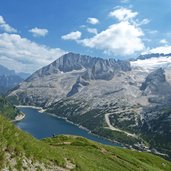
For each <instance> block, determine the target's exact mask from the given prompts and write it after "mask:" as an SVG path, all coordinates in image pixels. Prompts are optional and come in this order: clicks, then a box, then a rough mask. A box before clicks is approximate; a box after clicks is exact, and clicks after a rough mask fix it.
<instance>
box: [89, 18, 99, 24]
mask: <svg viewBox="0 0 171 171" xmlns="http://www.w3.org/2000/svg"><path fill="white" fill-rule="evenodd" d="M87 23H89V24H93V25H96V24H98V23H99V20H98V19H97V18H92V17H89V18H88V19H87Z"/></svg>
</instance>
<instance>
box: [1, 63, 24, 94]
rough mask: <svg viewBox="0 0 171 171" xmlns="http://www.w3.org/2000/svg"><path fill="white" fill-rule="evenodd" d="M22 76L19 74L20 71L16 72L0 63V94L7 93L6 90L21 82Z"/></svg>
mask: <svg viewBox="0 0 171 171" xmlns="http://www.w3.org/2000/svg"><path fill="white" fill-rule="evenodd" d="M23 80H24V78H22V77H21V76H20V73H18V74H16V73H15V71H14V70H9V69H8V68H6V67H4V66H3V65H0V94H5V93H7V91H8V90H10V89H12V88H14V87H15V86H17V85H18V84H19V83H20V82H22V81H23Z"/></svg>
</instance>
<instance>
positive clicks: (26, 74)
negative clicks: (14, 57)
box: [16, 72, 31, 80]
mask: <svg viewBox="0 0 171 171" xmlns="http://www.w3.org/2000/svg"><path fill="white" fill-rule="evenodd" d="M16 75H18V76H19V77H21V78H22V79H24V80H25V79H27V78H28V77H29V76H30V75H31V74H29V73H25V72H19V73H16Z"/></svg>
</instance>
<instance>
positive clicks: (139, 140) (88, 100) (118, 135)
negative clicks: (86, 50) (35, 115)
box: [8, 53, 171, 157]
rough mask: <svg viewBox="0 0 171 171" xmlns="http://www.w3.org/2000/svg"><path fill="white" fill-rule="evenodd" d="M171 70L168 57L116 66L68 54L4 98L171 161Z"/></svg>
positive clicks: (99, 60)
mask: <svg viewBox="0 0 171 171" xmlns="http://www.w3.org/2000/svg"><path fill="white" fill-rule="evenodd" d="M170 71H171V57H170V56H168V55H167V56H163V55H161V56H159V55H157V56H155V55H152V56H151V57H148V58H147V59H146V58H145V59H136V60H134V61H116V60H114V59H108V60H107V59H102V58H93V57H90V56H86V55H80V54H74V53H68V54H66V55H63V56H62V57H61V58H59V59H57V60H56V61H54V62H53V63H51V64H49V65H47V66H45V67H43V68H41V69H40V70H38V71H36V72H35V73H33V74H32V75H31V76H30V77H29V78H27V79H26V80H25V81H24V82H22V83H21V84H20V85H18V86H17V87H15V89H14V90H13V91H12V92H10V94H9V95H8V98H9V99H10V100H11V101H12V102H13V103H15V104H22V105H35V106H41V107H43V108H45V109H46V110H47V112H50V113H54V114H56V115H58V116H61V117H66V118H67V119H68V120H70V121H72V122H74V123H76V124H78V125H81V126H84V127H86V128H88V129H89V130H91V132H93V133H95V134H98V135H101V136H104V137H106V138H108V139H111V140H112V141H119V142H122V143H124V144H125V145H129V146H130V145H131V146H132V147H133V148H138V149H146V150H150V151H154V152H155V151H156V150H155V149H157V150H159V151H160V152H162V153H164V154H167V155H170V157H171V152H170V150H171V139H170V137H171V133H170V131H169V130H171V121H170V117H171V113H170V111H171V103H170V102H171V72H170ZM154 123H155V125H157V127H155V125H154ZM165 123H167V126H166V125H165ZM160 136H161V138H159V137H160ZM151 137H153V138H151ZM154 148H155V149H154Z"/></svg>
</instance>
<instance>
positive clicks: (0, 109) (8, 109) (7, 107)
mask: <svg viewBox="0 0 171 171" xmlns="http://www.w3.org/2000/svg"><path fill="white" fill-rule="evenodd" d="M19 113H20V111H19V110H18V109H17V108H16V107H15V106H13V105H12V104H11V103H10V102H9V101H8V100H7V99H6V98H4V97H1V96H0V115H3V116H4V117H6V118H8V119H11V120H13V119H15V117H16V116H17V115H18V114H19Z"/></svg>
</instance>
